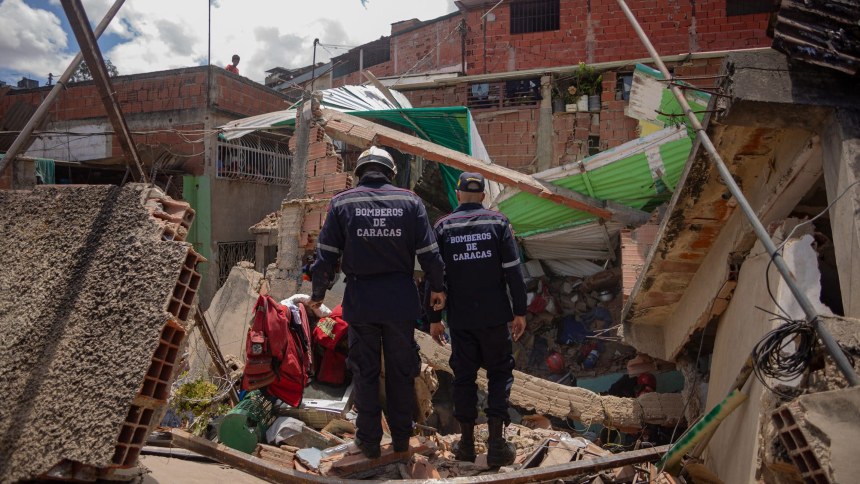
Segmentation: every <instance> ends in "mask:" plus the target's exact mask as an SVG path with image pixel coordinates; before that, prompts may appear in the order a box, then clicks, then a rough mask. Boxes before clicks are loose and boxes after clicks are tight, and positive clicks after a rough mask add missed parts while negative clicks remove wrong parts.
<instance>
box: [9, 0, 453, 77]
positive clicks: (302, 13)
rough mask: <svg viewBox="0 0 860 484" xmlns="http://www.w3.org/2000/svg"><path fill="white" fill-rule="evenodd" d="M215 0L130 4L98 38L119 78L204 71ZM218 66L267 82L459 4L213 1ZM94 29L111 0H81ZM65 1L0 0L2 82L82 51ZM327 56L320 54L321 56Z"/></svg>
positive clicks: (38, 73)
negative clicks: (235, 61)
mask: <svg viewBox="0 0 860 484" xmlns="http://www.w3.org/2000/svg"><path fill="white" fill-rule="evenodd" d="M208 1H209V0H126V2H125V4H124V5H123V7H122V9H120V11H119V14H118V15H117V16H116V17H115V18H114V20H113V22H111V25H110V27H109V28H108V30H107V31H106V32H105V33H104V34H103V35H102V37H101V39H100V40H99V45H100V47H101V49H102V53H103V55H104V57H105V58H106V59H110V60H111V62H112V63H113V64H114V65H115V66H116V67H117V69H118V70H119V73H120V75H124V74H136V73H140V72H150V71H158V70H164V69H173V68H177V67H187V66H195V65H205V64H206V61H207V38H208V33H209V29H208V19H207V17H208V3H207V2H208ZM211 2H212V10H211V12H212V30H211V32H212V64H214V65H217V66H221V67H223V66H225V65H227V64H228V63H229V62H230V57H231V56H232V55H233V54H234V53H237V54H239V55H240V56H241V57H242V60H241V62H240V63H239V69H240V72H241V74H242V75H243V76H246V77H249V78H251V79H253V80H255V81H260V82H262V80H263V78H264V77H265V74H264V71H265V70H267V69H270V68H272V67H276V66H283V67H300V66H304V65H308V64H310V63H311V55H312V52H313V51H312V45H313V39H314V38H319V39H320V43H322V44H335V45H345V46H354V45H359V44H363V43H365V42H369V41H371V40H374V39H378V38H379V37H380V36H383V35H387V34H389V33H390V32H391V23H392V22H397V21H399V20H406V19H410V18H418V19H420V20H429V19H432V18H436V17H439V16H441V15H445V14H446V13H449V12H453V11H454V10H455V9H456V7H455V6H454V4H453V1H452V0H368V1H366V2H365V4H366V5H364V6H363V5H362V2H361V0H310V1H308V0H211ZM83 3H84V6H85V7H86V10H87V15H88V16H89V19H90V23H92V24H93V26H95V24H97V23H98V22H99V21H100V20H101V18H102V16H103V15H104V13H105V12H106V11H107V10H108V8H109V6H110V5H111V4H112V3H113V0H83ZM77 51H78V44H77V42H76V41H75V37H74V34H73V33H72V32H71V29H70V27H69V24H68V21H67V20H66V16H65V14H64V13H63V9H62V7H61V6H60V2H59V0H0V80H3V81H5V82H7V83H9V84H12V85H15V84H16V83H17V82H18V81H19V80H20V79H21V77H22V76H26V77H29V78H31V79H37V80H38V81H39V83H40V85H42V84H44V83H45V81H46V79H47V77H48V73H49V72H50V73H53V74H54V76H55V77H57V76H59V75H60V74H61V73H62V72H63V70H64V69H65V68H66V66H67V65H68V63H69V61H70V60H71V58H72V57H73V56H74V55H75V54H76V53H77ZM329 52H330V53H331V54H334V55H339V54H341V53H343V52H345V50H343V49H338V48H334V47H328V51H326V50H325V49H322V48H318V49H317V58H318V59H320V60H323V61H325V60H327V59H328V57H329Z"/></svg>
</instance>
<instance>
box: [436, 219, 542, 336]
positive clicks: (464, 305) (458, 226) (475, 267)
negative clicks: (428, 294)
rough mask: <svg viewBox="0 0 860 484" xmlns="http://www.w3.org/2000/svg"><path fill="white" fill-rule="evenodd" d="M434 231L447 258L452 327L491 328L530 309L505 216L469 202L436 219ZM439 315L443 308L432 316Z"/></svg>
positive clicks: (443, 254) (449, 313)
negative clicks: (527, 307) (527, 304)
mask: <svg viewBox="0 0 860 484" xmlns="http://www.w3.org/2000/svg"><path fill="white" fill-rule="evenodd" d="M435 232H436V240H437V242H438V244H439V251H440V252H441V253H442V259H443V260H444V262H445V283H446V285H447V291H448V303H447V308H448V325H449V326H450V327H451V328H452V329H480V328H487V327H491V326H496V325H499V324H503V323H507V322H508V321H511V320H512V319H513V315H514V314H516V315H518V316H524V315H525V314H526V285H525V280H524V279H523V274H522V270H521V267H520V252H519V248H518V247H517V243H516V241H515V240H514V236H513V232H512V231H511V224H510V222H509V221H508V219H507V218H506V217H505V216H504V215H502V214H500V213H499V212H495V211H493V210H487V209H485V208H484V207H483V206H482V205H481V204H480V203H464V204H461V205H460V206H459V207H457V209H456V210H454V212H453V213H452V214H450V215H448V216H447V217H444V218H442V219H441V220H439V221H438V222H436V228H435ZM508 289H510V297H508ZM511 301H513V311H512V308H511ZM439 319H440V314H439V313H433V314H431V321H434V322H435V321H439Z"/></svg>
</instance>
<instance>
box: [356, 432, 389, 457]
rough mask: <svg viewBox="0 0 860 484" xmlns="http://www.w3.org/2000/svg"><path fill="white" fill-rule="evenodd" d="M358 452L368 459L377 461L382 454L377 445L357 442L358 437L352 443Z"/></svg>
mask: <svg viewBox="0 0 860 484" xmlns="http://www.w3.org/2000/svg"><path fill="white" fill-rule="evenodd" d="M353 443H354V444H355V446H356V447H358V450H360V451H361V453H362V454H363V455H364V456H365V457H367V458H368V459H378V458H379V455H380V454H381V453H382V452H381V451H380V449H379V444H371V443H370V442H362V441H360V440H358V437H356V438H355V440H354V441H353Z"/></svg>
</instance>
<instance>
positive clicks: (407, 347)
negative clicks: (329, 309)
mask: <svg viewBox="0 0 860 484" xmlns="http://www.w3.org/2000/svg"><path fill="white" fill-rule="evenodd" d="M414 329H415V321H414V320H413V321H388V322H381V323H368V322H360V321H357V322H356V321H350V322H349V359H348V364H349V367H350V369H351V370H352V375H353V376H352V378H353V381H354V382H355V387H354V389H353V395H354V396H355V398H354V402H355V407H356V410H358V419H357V420H356V427H358V429H357V432H356V436H357V437H358V439H359V440H361V441H362V442H369V443H379V441H380V440H381V439H382V420H381V416H382V405H381V404H380V402H379V373H380V370H381V367H382V365H381V363H380V354H384V355H385V397H386V407H387V408H386V417H387V419H388V426H389V428H390V429H391V439H392V440H393V441H395V442H402V441H406V440H408V439H409V437H410V436H411V435H412V413H413V409H414V407H415V377H416V376H418V371H419V370H420V365H421V360H420V356H419V354H418V345H417V344H416V343H415V335H414V333H413V331H414Z"/></svg>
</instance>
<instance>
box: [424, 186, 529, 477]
mask: <svg viewBox="0 0 860 484" xmlns="http://www.w3.org/2000/svg"><path fill="white" fill-rule="evenodd" d="M484 185H485V182H484V177H483V176H482V175H481V174H479V173H463V174H461V175H460V180H459V182H458V184H457V200H458V201H459V202H460V205H459V206H458V207H457V209H456V210H454V212H453V213H452V214H450V215H448V216H447V217H444V218H442V219H440V220H439V221H438V222H437V223H436V227H435V232H436V240H437V241H438V243H439V250H440V252H441V253H442V258H443V260H444V262H445V283H446V286H447V287H446V289H447V294H448V326H449V327H450V332H451V345H452V351H451V368H452V369H453V370H454V383H453V387H454V388H453V390H454V418H456V419H457V421H458V422H459V423H460V429H461V433H462V437H461V438H460V441H459V443H458V444H457V445H456V448H455V452H454V455H455V457H456V459H457V460H462V461H469V462H474V461H475V434H474V426H475V420H476V419H477V417H478V410H477V404H478V395H477V392H478V386H477V384H476V383H475V380H476V378H477V376H478V369H479V368H481V367H484V368H485V369H486V370H487V379H488V380H489V381H488V385H487V393H488V406H487V409H486V415H487V417H488V419H489V422H488V426H489V440H488V441H487V447H488V451H487V465H488V466H490V467H500V466H504V465H510V464H511V463H513V461H514V458H515V457H516V448H515V446H514V445H513V444H512V443H509V442H507V441H506V440H505V437H504V427H505V426H506V425H507V424H508V423H509V422H510V417H509V416H508V398H509V397H510V394H511V386H512V385H513V383H514V375H513V370H514V358H513V354H512V350H511V333H512V332H513V340H514V341H516V340H518V339H519V338H520V336H522V334H523V331H525V327H526V320H525V314H526V285H525V280H524V279H523V274H522V271H521V268H520V253H519V249H518V247H517V243H516V241H515V240H514V236H513V230H512V229H511V224H510V222H509V221H508V219H507V218H505V216H504V215H502V214H500V213H499V212H495V211H493V210H487V209H485V208H484V206H483V205H482V204H481V203H482V202H483V200H484ZM508 291H510V297H508ZM511 301H513V309H512V308H511ZM430 318H431V319H430V321H431V325H430V334H431V335H432V336H433V338H434V339H435V340H436V341H437V342H438V343H439V344H444V341H443V334H444V331H445V329H444V326H443V324H442V323H441V314H440V313H439V312H437V311H433V312H431V315H430ZM509 323H510V324H511V328H510V329H509V328H508V324H509Z"/></svg>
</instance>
